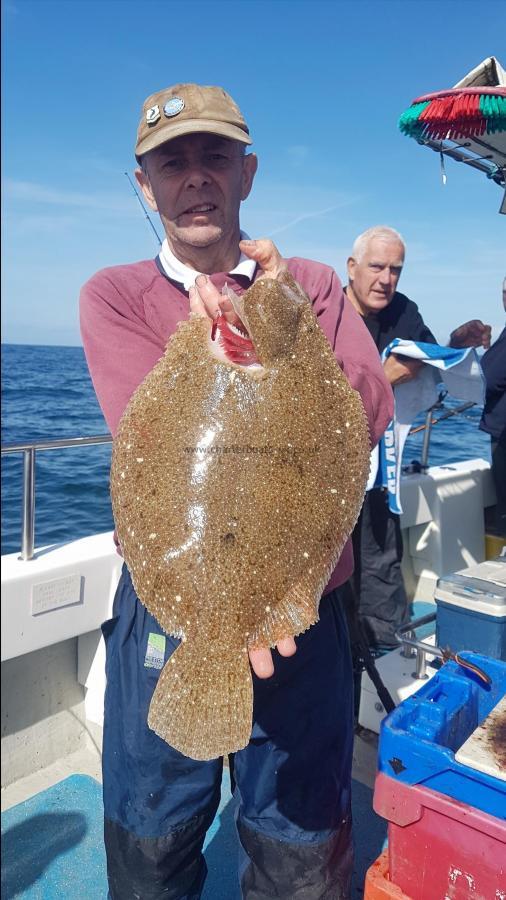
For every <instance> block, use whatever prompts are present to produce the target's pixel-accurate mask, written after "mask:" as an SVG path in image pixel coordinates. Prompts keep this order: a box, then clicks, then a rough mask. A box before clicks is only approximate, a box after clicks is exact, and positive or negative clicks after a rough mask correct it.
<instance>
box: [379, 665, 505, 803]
mask: <svg viewBox="0 0 506 900" xmlns="http://www.w3.org/2000/svg"><path fill="white" fill-rule="evenodd" d="M465 656H466V658H467V659H469V661H470V662H474V663H475V664H476V665H477V666H479V667H480V668H481V669H483V670H484V671H485V672H486V673H487V674H488V675H489V676H490V678H491V679H492V682H491V684H490V685H486V684H485V683H484V682H483V681H482V680H481V679H479V678H477V676H476V675H474V674H473V673H472V672H470V671H469V670H467V669H463V668H462V667H461V666H459V665H457V664H456V663H454V662H447V663H445V665H444V666H442V668H441V669H440V670H439V672H438V673H437V674H436V675H435V676H434V677H433V678H432V679H431V680H430V681H428V682H427V683H426V684H424V685H423V686H422V687H421V688H420V689H419V690H418V691H417V693H416V694H413V695H412V696H411V697H408V698H407V699H406V700H404V701H403V702H402V703H401V704H400V705H399V706H398V707H397V708H396V709H394V710H393V712H391V713H390V715H388V716H387V717H386V718H385V719H384V720H383V722H382V725H381V734H380V743H379V769H380V771H381V772H385V774H386V775H389V776H390V777H392V778H397V779H399V780H400V781H403V782H404V783H406V784H418V785H423V786H424V787H427V788H430V789H431V790H434V791H439V792H440V793H442V794H446V795H447V796H449V797H453V798H454V799H455V800H460V801H462V802H463V803H468V804H469V805H470V806H474V807H476V808H477V809H481V810H483V812H487V813H490V814H491V815H493V816H498V817H499V818H501V819H506V781H502V780H501V779H499V778H496V777H494V776H492V775H489V774H486V773H484V772H480V771H477V770H476V769H473V768H471V767H470V766H466V765H463V764H462V763H459V762H458V761H457V760H456V759H455V753H456V752H457V750H459V748H460V747H461V746H462V745H463V744H464V743H465V741H466V740H467V739H468V737H470V735H471V734H472V733H473V731H475V729H476V728H477V727H478V725H480V723H481V722H482V721H483V719H485V718H486V716H488V714H489V713H490V712H491V710H492V709H493V708H494V707H495V706H496V705H497V703H498V702H499V701H500V700H501V699H502V697H503V696H504V695H505V693H506V663H504V662H501V660H497V659H490V658H489V657H487V656H480V655H479V654H477V653H466V654H465Z"/></svg>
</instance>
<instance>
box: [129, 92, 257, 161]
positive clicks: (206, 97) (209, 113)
mask: <svg viewBox="0 0 506 900" xmlns="http://www.w3.org/2000/svg"><path fill="white" fill-rule="evenodd" d="M196 132H205V133H207V134H219V135H220V136H221V137H225V138H230V139H231V140H233V141H241V143H243V144H251V143H253V142H252V140H251V138H250V136H249V130H248V126H247V125H246V122H245V121H244V119H243V117H242V114H241V110H240V109H239V107H238V106H237V104H236V103H234V101H233V100H232V97H231V96H230V95H229V94H227V92H226V91H224V90H223V88H221V87H213V86H207V85H202V84H175V85H173V86H172V87H168V88H164V89H163V90H161V91H157V93H156V94H151V95H150V96H149V97H148V98H147V100H145V101H144V104H143V107H142V115H141V121H140V123H139V128H138V130H137V143H136V145H135V156H136V158H137V160H139V157H141V156H142V154H143V153H147V151H148V150H154V148H155V147H159V146H160V144H165V142H166V141H171V140H172V139H173V138H177V137H181V136H182V135H184V134H194V133H196Z"/></svg>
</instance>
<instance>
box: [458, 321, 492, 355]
mask: <svg viewBox="0 0 506 900" xmlns="http://www.w3.org/2000/svg"><path fill="white" fill-rule="evenodd" d="M491 336H492V328H491V326H490V325H485V324H484V323H483V322H482V321H481V319H471V320H470V321H469V322H464V324H463V325H459V327H458V328H455V329H454V330H453V331H452V333H451V335H450V340H449V343H448V346H449V347H455V348H456V349H458V350H461V349H464V348H465V347H483V348H484V349H485V350H488V348H489V347H490V340H491Z"/></svg>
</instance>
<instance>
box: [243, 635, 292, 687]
mask: <svg viewBox="0 0 506 900" xmlns="http://www.w3.org/2000/svg"><path fill="white" fill-rule="evenodd" d="M276 650H277V651H278V653H279V654H280V655H281V656H293V654H294V653H295V651H296V650H297V645H296V643H295V641H294V639H293V637H289V638H283V639H282V640H281V641H278V643H277V644H276ZM248 653H249V661H250V663H251V668H252V669H253V671H254V673H255V675H258V677H259V678H270V677H271V675H273V674H274V663H273V661H272V653H271V651H270V650H268V649H267V648H264V647H262V648H261V649H260V650H248Z"/></svg>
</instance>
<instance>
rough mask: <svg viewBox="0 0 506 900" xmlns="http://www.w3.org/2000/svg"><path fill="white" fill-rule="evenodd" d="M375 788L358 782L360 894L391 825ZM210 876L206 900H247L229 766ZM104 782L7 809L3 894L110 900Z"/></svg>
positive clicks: (210, 846)
mask: <svg viewBox="0 0 506 900" xmlns="http://www.w3.org/2000/svg"><path fill="white" fill-rule="evenodd" d="M371 803H372V791H371V790H370V789H369V788H367V787H365V786H364V785H363V784H360V783H359V782H357V781H354V782H353V817H354V823H355V827H354V832H355V873H354V883H353V892H352V896H353V900H360V898H361V897H362V894H363V883H364V877H365V872H366V870H367V868H368V866H369V865H370V864H371V862H372V861H373V860H374V859H376V857H377V856H378V855H379V853H380V852H381V850H382V847H383V845H384V840H385V835H386V823H385V822H383V821H382V820H381V819H380V818H379V817H378V816H376V814H375V813H374V812H373V811H372V809H371ZM204 849H205V856H206V861H207V866H208V869H209V874H208V877H207V880H206V885H205V888H204V892H203V895H202V900H240V892H239V887H238V882H237V874H236V870H237V866H236V860H237V859H238V851H237V839H236V834H235V825H234V801H233V800H232V798H231V796H230V782H229V778H228V771H227V770H226V769H225V770H224V775H223V789H222V799H221V803H220V807H219V810H218V813H217V815H216V818H215V820H214V822H213V824H212V826H211V828H210V829H209V831H208V833H207V837H206V843H205V845H204ZM106 897H107V881H106V875H105V854H104V849H103V844H102V788H101V785H100V784H99V783H98V782H97V781H95V779H93V778H90V777H89V776H88V775H72V776H71V777H70V778H66V779H65V780H64V781H60V782H59V783H58V784H55V785H53V786H52V787H50V788H48V789H47V790H45V791H41V793H39V794H36V795H35V796H34V797H31V798H30V799H29V800H27V801H25V802H24V803H19V804H18V805H17V806H13V807H11V809H8V810H7V811H6V812H4V813H3V814H2V900H11V898H12V900H13V898H21V900H106Z"/></svg>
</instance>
